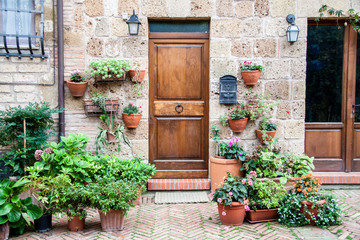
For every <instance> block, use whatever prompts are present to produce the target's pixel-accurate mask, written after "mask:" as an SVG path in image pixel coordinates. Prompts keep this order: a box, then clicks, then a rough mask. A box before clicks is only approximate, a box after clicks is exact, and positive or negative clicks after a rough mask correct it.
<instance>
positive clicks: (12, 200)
mask: <svg viewBox="0 0 360 240" xmlns="http://www.w3.org/2000/svg"><path fill="white" fill-rule="evenodd" d="M18 201H20V198H19V197H18V196H15V197H13V198H12V199H11V202H13V203H17V202H18Z"/></svg>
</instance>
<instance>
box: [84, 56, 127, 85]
mask: <svg viewBox="0 0 360 240" xmlns="http://www.w3.org/2000/svg"><path fill="white" fill-rule="evenodd" d="M89 67H90V73H91V76H92V77H94V79H95V83H109V82H119V81H125V79H126V71H129V69H130V63H129V61H126V60H121V59H104V60H102V59H101V60H98V61H91V62H90V64H89Z"/></svg>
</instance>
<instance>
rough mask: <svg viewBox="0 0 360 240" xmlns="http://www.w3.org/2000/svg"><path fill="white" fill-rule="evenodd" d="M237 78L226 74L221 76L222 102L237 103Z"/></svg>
mask: <svg viewBox="0 0 360 240" xmlns="http://www.w3.org/2000/svg"><path fill="white" fill-rule="evenodd" d="M236 80H237V78H236V77H234V76H232V75H225V76H223V77H221V78H220V103H223V104H236V92H237V85H236Z"/></svg>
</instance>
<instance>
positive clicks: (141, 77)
mask: <svg viewBox="0 0 360 240" xmlns="http://www.w3.org/2000/svg"><path fill="white" fill-rule="evenodd" d="M136 72H138V74H139V75H138V77H137V79H134V77H135V76H136ZM129 77H130V79H131V81H133V82H136V83H141V82H142V81H143V80H144V77H145V70H129Z"/></svg>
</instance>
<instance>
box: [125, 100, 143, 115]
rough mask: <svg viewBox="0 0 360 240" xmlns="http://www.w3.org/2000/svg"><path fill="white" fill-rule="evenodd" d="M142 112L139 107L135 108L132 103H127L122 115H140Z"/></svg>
mask: <svg viewBox="0 0 360 240" xmlns="http://www.w3.org/2000/svg"><path fill="white" fill-rule="evenodd" d="M142 112H143V111H142V110H141V106H140V107H137V106H136V105H134V103H133V102H129V105H127V106H126V107H124V109H123V113H127V114H128V115H131V114H141V113H142Z"/></svg>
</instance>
